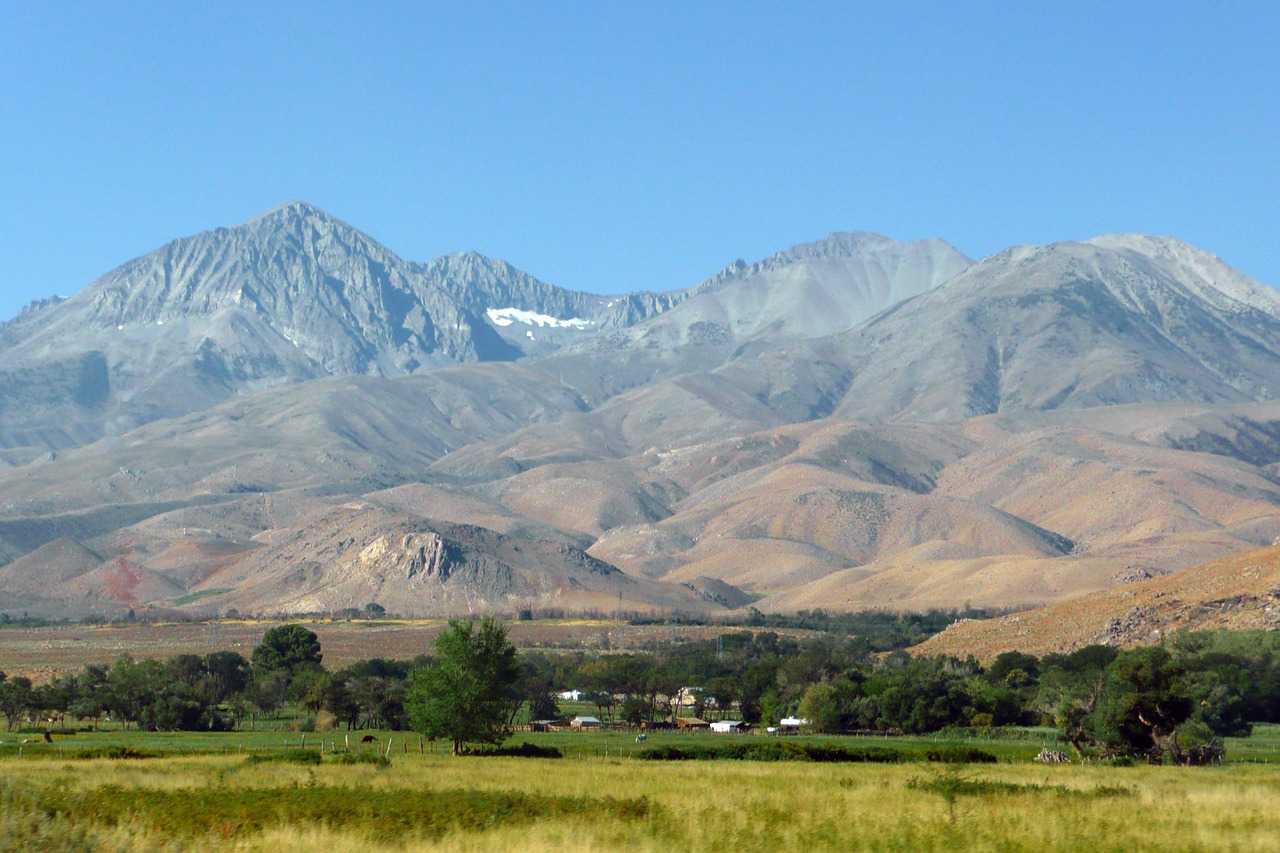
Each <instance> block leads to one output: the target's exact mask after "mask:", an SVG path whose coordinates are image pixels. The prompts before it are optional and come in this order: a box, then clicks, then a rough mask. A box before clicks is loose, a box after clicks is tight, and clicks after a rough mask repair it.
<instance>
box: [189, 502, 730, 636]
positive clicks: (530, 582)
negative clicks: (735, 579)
mask: <svg viewBox="0 0 1280 853" xmlns="http://www.w3.org/2000/svg"><path fill="white" fill-rule="evenodd" d="M200 589H204V590H210V591H212V590H219V589H229V590H231V591H230V592H226V593H222V594H217V595H210V596H209V597H208V598H207V599H202V600H201V602H200V604H199V606H198V608H197V609H202V610H203V609H208V608H210V607H212V608H224V607H227V606H231V607H236V608H237V609H240V610H243V611H246V612H248V611H254V612H256V611H267V612H273V613H315V612H331V611H334V610H339V609H342V608H344V607H351V606H356V607H362V606H363V605H364V604H366V603H369V602H377V603H378V604H381V605H382V606H383V607H385V608H386V609H387V610H389V611H391V612H393V613H400V614H404V615H406V616H415V617H427V616H430V617H436V616H456V615H464V614H470V613H474V612H492V611H494V610H498V611H503V612H510V611H514V610H516V609H518V608H520V607H537V608H548V607H557V608H562V609H564V610H567V611H582V610H593V609H594V610H600V611H603V612H610V611H613V610H614V609H615V608H619V607H621V608H622V609H625V610H641V611H650V610H654V611H659V612H662V611H669V610H671V609H679V610H682V611H686V612H689V611H704V610H715V609H721V607H720V605H718V604H716V603H714V602H710V601H708V600H707V599H705V598H703V597H700V596H699V595H698V594H697V593H695V592H694V591H692V590H690V589H688V588H685V587H681V586H676V585H671V584H662V583H658V582H654V581H649V580H644V579H639V578H634V577H631V576H629V575H626V574H624V573H623V572H621V571H619V570H618V569H616V568H614V567H613V566H610V565H608V564H607V563H604V562H602V561H600V560H597V559H594V558H592V557H589V556H587V555H586V554H585V553H583V552H582V551H580V550H579V549H577V548H574V547H572V546H570V545H566V544H563V543H557V542H548V541H544V540H537V539H527V538H522V539H514V538H511V537H507V536H503V535H502V534H499V533H496V532H494V531H492V530H487V529H485V528H480V527H475V526H471V525H459V524H452V523H448V522H439V521H432V520H429V519H423V518H421V517H418V516H410V515H402V514H398V513H393V512H390V511H388V510H385V509H381V508H377V507H374V506H371V505H368V504H365V503H363V502H360V503H356V504H348V505H346V506H343V507H340V508H338V509H336V510H332V511H329V512H326V513H323V514H321V515H320V516H319V517H317V518H314V519H313V520H311V521H310V522H309V523H308V524H306V525H305V526H303V527H301V528H300V529H298V530H296V531H295V532H294V533H293V534H292V535H291V536H289V537H287V538H285V539H284V540H283V541H280V542H278V543H277V544H275V545H273V546H271V547H268V548H264V549H262V550H261V551H258V552H256V553H253V554H250V555H249V556H247V557H246V558H245V559H242V560H240V561H238V562H236V563H235V564H233V565H232V566H230V567H228V568H227V569H225V570H223V571H220V572H217V573H215V574H213V575H211V576H210V577H209V578H207V579H206V580H205V581H204V583H203V585H202V586H201V587H200Z"/></svg>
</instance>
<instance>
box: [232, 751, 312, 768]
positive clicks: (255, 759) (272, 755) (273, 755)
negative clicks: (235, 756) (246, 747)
mask: <svg viewBox="0 0 1280 853" xmlns="http://www.w3.org/2000/svg"><path fill="white" fill-rule="evenodd" d="M245 763H246V764H319V763H320V751H319V750H316V749H285V750H281V751H279V752H253V753H250V754H249V757H248V758H246V759H245Z"/></svg>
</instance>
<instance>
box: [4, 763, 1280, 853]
mask: <svg viewBox="0 0 1280 853" xmlns="http://www.w3.org/2000/svg"><path fill="white" fill-rule="evenodd" d="M948 791H951V792H952V795H951V796H948V794H947V792H948ZM451 804H455V805H451ZM456 804H462V805H461V806H460V805H456ZM339 806H341V808H339ZM437 806H438V807H439V808H437ZM464 806H465V808H464ZM450 809H454V810H456V811H458V814H456V815H455V814H450V812H449V810H450ZM160 810H164V813H161V811H160ZM202 810H203V811H202ZM467 810H470V811H469V812H468V814H467V815H462V814H461V812H463V811H467ZM172 812H178V813H177V814H174V813H172ZM331 812H332V813H337V812H341V813H342V815H343V816H342V818H341V820H337V819H334V820H330V815H331ZM455 818H456V820H455ZM1278 838H1280V770H1278V769H1274V768H1271V767H1267V766H1228V767H1221V768H1209V769H1185V768H1172V767H1134V768H1112V767H1083V768H1082V767H1079V766H1077V765H1071V766H1055V767H1042V766H1038V765H1032V764H999V765H983V766H970V767H965V768H962V769H955V768H951V769H948V768H940V767H937V766H935V765H926V764H900V765H866V764H860V765H843V766H841V765H824V764H798V763H797V764H791V763H754V762H719V761H705V762H679V763H660V762H659V763H650V762H641V761H634V760H626V759H605V758H598V757H592V758H586V759H581V760H578V759H562V760H529V759H506V758H452V757H445V756H430V755H427V756H416V755H409V756H404V755H401V756H396V757H394V760H393V761H392V764H391V766H390V767H387V768H385V769H378V768H377V767H374V766H371V765H347V766H341V765H335V764H331V763H325V764H322V765H320V766H302V765H290V764H257V765H250V764H249V763H247V762H246V761H245V760H244V758H243V757H239V756H225V757H224V756H201V757H181V758H177V757H175V758H159V759H151V760H144V761H129V762H126V761H110V760H92V761H54V760H44V761H25V762H22V761H18V760H16V759H7V760H4V761H2V762H0V850H6V851H7V850H26V849H51V850H102V851H124V850H129V851H133V850H161V849H200V850H248V851H253V850H260V851H270V853H280V852H281V851H286V850H324V851H326V853H341V852H342V851H348V850H349V851H356V850H360V851H367V850H402V849H418V848H423V847H430V848H431V849H441V850H457V851H476V850H543V849H546V850H550V849H555V850H562V851H563V850H570V851H572V850H612V849H626V850H640V851H646V850H652V851H659V850H661V851H664V853H665V852H666V851H671V850H673V849H678V850H682V851H693V850H724V851H749V850H762V851H763V850H767V851H791V850H796V851H801V850H803V851H813V850H886V851H888V850H923V851H951V850H1037V851H1077V850H1088V851H1106V850H1124V851H1138V850H1161V851H1166V850H1168V851H1193V850H1195V851H1199V850H1238V851H1253V850H1257V851H1270V850H1275V849H1276V843H1277V839H1278Z"/></svg>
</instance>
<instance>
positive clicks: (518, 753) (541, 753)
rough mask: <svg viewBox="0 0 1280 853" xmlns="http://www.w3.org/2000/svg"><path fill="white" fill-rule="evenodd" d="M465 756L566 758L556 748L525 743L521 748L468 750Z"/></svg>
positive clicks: (493, 747) (477, 748)
mask: <svg viewBox="0 0 1280 853" xmlns="http://www.w3.org/2000/svg"><path fill="white" fill-rule="evenodd" d="M463 754H464V755H476V756H484V757H490V756H499V757H505V758H564V753H563V752H561V751H560V750H559V749H557V748H556V747H554V746H538V745H537V744H533V743H529V742H527V741H526V742H525V743H522V744H520V745H519V746H480V747H475V748H473V749H468V750H466V751H465V752H464V753H463Z"/></svg>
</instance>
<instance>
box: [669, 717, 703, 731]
mask: <svg viewBox="0 0 1280 853" xmlns="http://www.w3.org/2000/svg"><path fill="white" fill-rule="evenodd" d="M710 726H711V724H710V723H708V722H707V721H706V720H702V719H699V718H697V717H676V728H677V729H681V730H683V731H698V730H700V729H703V730H705V729H707V728H710Z"/></svg>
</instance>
